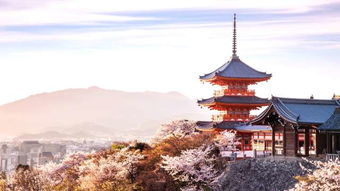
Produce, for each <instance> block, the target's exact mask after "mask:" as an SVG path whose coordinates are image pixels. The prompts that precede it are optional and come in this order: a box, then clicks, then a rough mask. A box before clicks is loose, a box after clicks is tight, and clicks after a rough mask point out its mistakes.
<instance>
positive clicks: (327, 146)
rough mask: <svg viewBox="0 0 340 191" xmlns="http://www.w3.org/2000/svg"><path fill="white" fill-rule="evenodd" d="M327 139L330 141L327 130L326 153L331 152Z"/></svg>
mask: <svg viewBox="0 0 340 191" xmlns="http://www.w3.org/2000/svg"><path fill="white" fill-rule="evenodd" d="M329 141H330V138H329V133H328V132H327V133H326V152H327V153H331V149H330V144H329Z"/></svg>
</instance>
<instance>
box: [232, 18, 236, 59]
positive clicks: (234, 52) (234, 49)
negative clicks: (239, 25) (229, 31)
mask: <svg viewBox="0 0 340 191" xmlns="http://www.w3.org/2000/svg"><path fill="white" fill-rule="evenodd" d="M236 52H237V49H236V13H234V31H233V57H237V54H236Z"/></svg>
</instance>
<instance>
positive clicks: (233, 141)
mask: <svg viewBox="0 0 340 191" xmlns="http://www.w3.org/2000/svg"><path fill="white" fill-rule="evenodd" d="M215 141H216V144H217V145H218V146H219V148H220V150H227V151H236V150H237V146H238V145H240V144H241V143H240V139H239V138H238V137H237V135H236V131H235V130H225V131H222V132H221V133H219V134H218V135H217V136H216V138H215Z"/></svg>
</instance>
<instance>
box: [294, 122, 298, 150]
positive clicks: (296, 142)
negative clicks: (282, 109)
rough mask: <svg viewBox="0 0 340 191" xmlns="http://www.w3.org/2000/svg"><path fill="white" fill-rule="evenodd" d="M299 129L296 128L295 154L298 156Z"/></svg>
mask: <svg viewBox="0 0 340 191" xmlns="http://www.w3.org/2000/svg"><path fill="white" fill-rule="evenodd" d="M298 138H299V131H298V130H297V129H295V128H294V154H295V156H298V149H299V145H298V144H299V141H298Z"/></svg>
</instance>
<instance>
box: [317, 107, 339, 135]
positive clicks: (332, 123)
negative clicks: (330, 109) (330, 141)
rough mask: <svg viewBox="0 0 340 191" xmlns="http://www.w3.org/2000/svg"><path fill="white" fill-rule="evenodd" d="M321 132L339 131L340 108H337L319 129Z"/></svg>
mask: <svg viewBox="0 0 340 191" xmlns="http://www.w3.org/2000/svg"><path fill="white" fill-rule="evenodd" d="M318 129H319V130H322V131H334V130H336V131H339V130H340V107H337V108H336V109H335V111H334V113H333V115H332V116H331V117H330V118H329V119H328V120H327V121H326V122H325V123H324V124H322V125H321V126H320V127H319V128H318Z"/></svg>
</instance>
